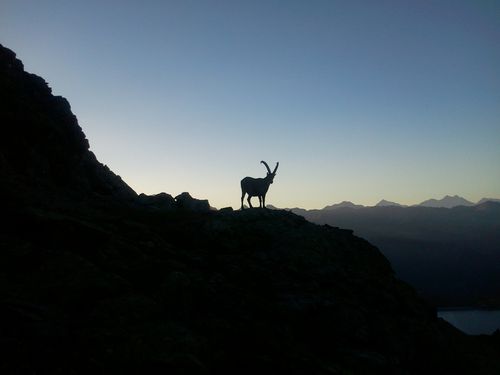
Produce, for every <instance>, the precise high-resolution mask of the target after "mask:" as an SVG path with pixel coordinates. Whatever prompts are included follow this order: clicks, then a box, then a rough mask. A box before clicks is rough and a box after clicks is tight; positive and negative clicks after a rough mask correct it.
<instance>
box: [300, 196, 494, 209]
mask: <svg viewBox="0 0 500 375" xmlns="http://www.w3.org/2000/svg"><path fill="white" fill-rule="evenodd" d="M484 202H500V199H497V198H482V199H480V200H479V201H478V202H477V203H474V202H471V201H469V200H467V199H465V198H463V197H460V196H458V195H454V196H451V195H446V196H444V197H443V198H441V199H434V198H431V199H427V200H425V201H423V202H421V203H419V204H416V205H412V206H411V207H418V206H420V207H435V208H453V207H458V206H466V207H468V206H474V205H478V204H482V203H484ZM389 206H396V207H409V206H407V205H403V204H400V203H397V202H392V201H388V200H385V199H382V200H381V201H380V202H378V203H377V204H376V205H375V206H364V205H361V204H355V203H353V202H350V201H342V202H340V203H335V204H332V205H329V206H326V207H324V208H323V210H335V209H339V208H356V209H357V208H366V207H389ZM292 210H300V209H299V208H294V209H292Z"/></svg>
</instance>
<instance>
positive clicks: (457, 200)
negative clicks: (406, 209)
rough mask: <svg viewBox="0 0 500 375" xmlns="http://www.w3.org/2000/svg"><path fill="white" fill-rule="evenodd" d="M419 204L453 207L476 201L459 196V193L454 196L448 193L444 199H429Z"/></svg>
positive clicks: (472, 204) (471, 204) (467, 204)
mask: <svg viewBox="0 0 500 375" xmlns="http://www.w3.org/2000/svg"><path fill="white" fill-rule="evenodd" d="M483 199H484V198H483ZM419 206H422V207H444V208H453V207H457V206H474V203H472V202H470V201H468V200H467V199H465V198H462V197H459V196H458V195H454V196H453V197H452V196H450V195H447V196H445V197H443V198H442V199H427V200H426V201H423V202H422V203H420V204H419Z"/></svg>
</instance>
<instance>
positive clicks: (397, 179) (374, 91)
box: [0, 0, 500, 209]
mask: <svg viewBox="0 0 500 375" xmlns="http://www.w3.org/2000/svg"><path fill="white" fill-rule="evenodd" d="M499 41H500V4H499V3H497V2H492V1H491V2H490V1H484V2H476V1H472V0H471V1H467V0H456V1H451V0H443V1H439V2H427V1H423V2H401V1H396V0H393V1H384V2H372V1H359V2H346V1H334V0H332V1H320V0H315V1H307V2H305V1H286V2H282V1H273V0H268V1H241V2H240V1H237V2H235V1H217V2H191V1H180V0H179V1H148V2H144V3H142V2H134V1H105V2H102V1H85V2H77V3H75V2H64V1H56V0H48V1H35V0H31V1H24V0H16V1H14V0H4V1H2V2H1V3H0V43H1V44H3V45H4V46H5V47H8V48H10V49H12V50H13V51H14V52H16V54H17V55H18V57H19V58H20V59H21V60H22V61H23V63H24V65H25V68H26V70H27V71H29V72H32V73H35V74H37V75H39V76H41V77H43V78H44V79H45V80H46V81H47V82H48V83H49V85H50V86H51V87H52V89H53V92H54V94H56V95H62V96H64V97H66V98H67V99H68V101H69V102H70V103H71V106H72V109H73V112H74V113H75V115H76V116H77V118H78V120H79V123H80V126H81V127H82V128H83V131H84V132H85V134H86V135H87V137H88V139H89V142H90V145H91V150H92V151H93V152H94V153H95V154H96V156H97V158H98V159H99V161H100V162H102V163H103V164H106V165H108V166H109V167H110V168H111V169H112V170H113V171H114V172H115V173H116V174H118V175H120V176H121V177H122V178H123V179H124V181H125V182H127V183H128V184H129V185H130V186H131V187H132V188H133V189H134V190H136V191H137V192H138V193H141V192H144V193H147V194H156V193H159V192H167V193H169V194H171V195H173V196H176V195H177V194H180V193H181V192H184V191H188V192H189V193H190V194H191V195H192V196H194V197H197V198H200V199H208V200H209V201H210V204H211V205H212V206H214V207H217V208H222V207H226V206H232V207H234V208H238V207H239V204H240V186H239V182H240V180H241V179H242V178H243V177H245V176H252V177H264V176H265V168H264V167H263V166H262V165H261V164H260V161H261V160H265V161H267V162H268V163H269V165H270V166H271V167H272V168H273V167H274V165H275V163H276V162H277V161H279V162H280V167H279V170H278V173H277V176H276V178H275V182H274V184H273V185H271V187H270V189H269V193H268V196H267V203H269V204H272V205H274V206H277V207H289V208H292V207H301V208H308V209H310V208H323V207H324V206H327V205H331V204H334V203H338V202H341V201H351V202H354V203H356V204H363V205H366V206H371V205H375V204H376V203H377V202H379V201H380V200H381V199H386V200H389V201H394V202H397V203H400V204H405V205H413V204H418V203H420V202H422V201H424V200H427V199H429V198H435V199H440V198H442V197H443V196H445V195H452V196H453V195H459V196H462V197H464V198H465V199H467V200H469V201H472V202H477V201H478V200H479V199H481V198H500V168H499V167H498V166H499V165H500V43H499ZM253 202H254V204H255V205H257V203H258V200H257V199H256V198H254V201H253Z"/></svg>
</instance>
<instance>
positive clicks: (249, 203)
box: [247, 195, 253, 208]
mask: <svg viewBox="0 0 500 375" xmlns="http://www.w3.org/2000/svg"><path fill="white" fill-rule="evenodd" d="M250 198H252V197H251V196H250V195H249V196H248V198H247V202H248V205H249V206H250V208H253V206H252V202H250Z"/></svg>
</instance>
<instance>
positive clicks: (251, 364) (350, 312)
mask: <svg viewBox="0 0 500 375" xmlns="http://www.w3.org/2000/svg"><path fill="white" fill-rule="evenodd" d="M0 88H1V91H0V92H1V93H2V94H1V95H2V97H1V103H0V110H1V111H0V123H1V126H2V137H1V138H0V146H1V148H0V189H1V190H0V196H1V204H2V216H3V222H4V224H2V226H1V227H0V245H1V250H0V352H1V353H2V360H1V361H0V371H1V372H2V373H5V374H7V373H8V374H11V373H13V374H20V373H30V374H35V373H36V374H40V373H50V374H57V373H61V374H63V373H64V374H80V373H81V374H83V373H97V374H99V373H145V374H151V373H165V374H187V373H190V374H191V373H193V374H226V373H227V374H235V373H237V374H257V373H262V374H267V373H270V374H431V373H440V374H448V373H462V374H490V373H491V374H495V373H500V360H499V358H500V340H499V338H498V337H495V336H492V337H468V336H466V335H463V334H462V333H460V332H459V331H457V330H455V329H454V328H452V327H451V326H449V325H448V324H446V323H445V322H443V321H442V320H439V319H438V318H436V312H435V310H434V308H432V307H431V306H428V305H427V304H426V303H425V302H423V301H422V300H421V299H420V298H419V297H418V296H417V295H416V293H415V292H414V290H413V289H412V288H411V287H409V286H408V285H406V284H405V283H403V282H400V281H399V280H397V279H396V278H395V277H394V274H393V271H392V269H391V267H390V264H389V263H388V262H387V260H386V259H385V258H384V257H383V256H382V255H381V254H380V252H379V251H378V250H377V249H376V248H375V247H373V246H372V245H370V244H369V243H368V242H367V241H365V240H363V239H361V238H358V237H356V236H354V235H353V234H352V232H351V231H349V230H342V229H338V228H334V227H330V226H318V225H314V224H311V223H309V222H307V221H306V220H305V219H303V218H301V217H299V216H296V215H294V214H292V213H289V212H285V211H272V210H262V209H253V210H245V211H232V210H230V209H227V210H221V211H213V210H210V209H209V205H208V202H206V201H200V200H196V199H193V198H191V197H190V196H189V195H187V194H183V195H181V196H179V197H176V198H173V197H171V196H169V195H168V194H159V195H157V196H145V195H140V196H138V195H137V194H136V193H135V192H134V191H133V190H132V189H131V188H130V187H128V186H127V185H126V183H125V182H123V181H122V180H121V178H120V177H118V176H116V175H115V174H114V173H113V172H111V171H110V170H109V168H107V167H106V166H103V165H102V164H100V163H99V162H98V161H97V160H96V158H95V157H94V155H93V154H92V153H91V152H90V151H89V145H88V142H87V140H86V139H85V136H84V134H83V132H82V130H81V128H80V127H79V125H78V122H77V119H76V117H75V116H74V115H73V114H72V112H71V109H70V106H69V104H68V102H67V101H66V100H65V99H63V98H61V97H55V96H52V94H51V91H50V88H49V87H48V86H47V84H46V83H45V82H44V81H43V79H41V78H40V77H37V76H35V75H32V74H29V73H26V72H24V69H23V65H22V63H21V62H20V61H19V60H17V59H16V58H15V54H14V53H13V52H12V51H10V50H8V49H6V48H4V47H1V46H0Z"/></svg>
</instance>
